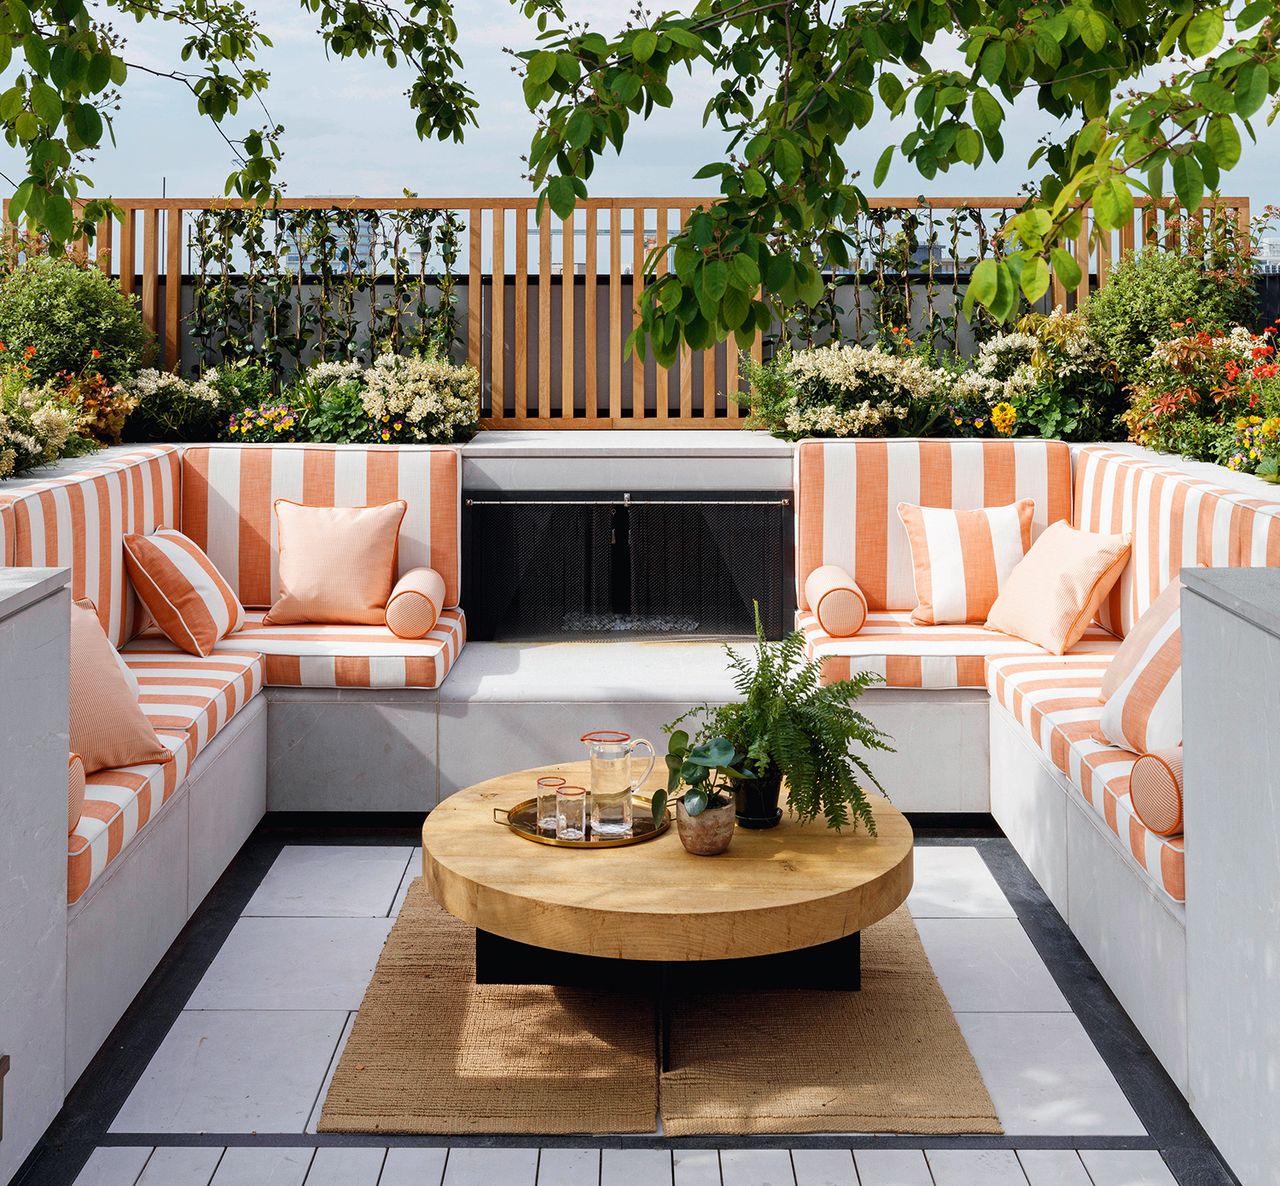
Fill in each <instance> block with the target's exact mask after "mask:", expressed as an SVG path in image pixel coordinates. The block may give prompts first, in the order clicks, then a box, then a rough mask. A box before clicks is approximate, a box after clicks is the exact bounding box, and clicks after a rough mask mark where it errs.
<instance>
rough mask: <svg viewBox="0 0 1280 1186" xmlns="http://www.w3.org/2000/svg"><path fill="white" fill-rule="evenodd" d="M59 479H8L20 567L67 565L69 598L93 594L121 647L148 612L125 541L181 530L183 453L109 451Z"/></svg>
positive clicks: (14, 558)
mask: <svg viewBox="0 0 1280 1186" xmlns="http://www.w3.org/2000/svg"><path fill="white" fill-rule="evenodd" d="M75 464H76V468H75V469H74V470H72V471H69V472H67V473H61V474H58V475H57V476H55V477H45V478H8V479H6V480H5V482H4V483H3V485H0V503H4V504H6V505H7V506H8V508H9V510H8V512H7V514H6V515H5V516H4V517H5V519H6V520H7V521H8V522H9V524H10V527H11V531H12V540H11V541H10V542H7V543H5V544H4V547H5V549H6V550H10V549H11V551H10V556H9V559H10V561H11V562H12V563H13V564H15V565H17V566H18V567H21V568H28V567H31V568H69V569H70V570H71V595H72V597H73V598H81V597H87V598H89V599H90V600H91V601H92V602H93V603H94V605H95V606H96V607H97V610H98V618H99V620H100V621H101V622H102V628H103V630H105V631H106V634H107V637H108V638H109V639H110V640H111V642H112V644H113V645H115V646H122V645H123V644H124V643H125V642H127V641H128V640H129V639H130V638H132V637H133V635H134V634H135V633H137V631H138V629H139V627H140V626H141V624H142V622H143V620H144V618H145V612H144V610H143V607H142V605H141V603H140V602H139V600H138V598H137V597H136V596H135V594H134V592H133V588H132V586H131V585H130V583H129V577H128V574H127V573H126V572H125V563H124V545H123V539H124V537H125V536H126V535H127V534H129V533H130V532H137V533H140V534H142V535H149V534H150V533H151V532H153V531H155V530H156V529H157V528H159V527H176V526H177V525H178V503H179V484H180V472H181V453H180V452H179V451H178V449H177V448H176V447H175V446H173V445H149V446H146V447H145V448H137V447H133V448H116V449H105V450H103V451H102V452H101V453H99V454H96V455H95V456H93V457H86V458H84V459H83V460H80V461H77V462H76V463H75Z"/></svg>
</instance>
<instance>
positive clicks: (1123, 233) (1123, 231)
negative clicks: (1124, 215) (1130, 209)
mask: <svg viewBox="0 0 1280 1186" xmlns="http://www.w3.org/2000/svg"><path fill="white" fill-rule="evenodd" d="M1142 216H1143V217H1144V218H1145V217H1146V212H1145V211H1144V212H1143V215H1142ZM1134 217H1137V215H1135V216H1134ZM1135 238H1136V235H1135V232H1134V229H1133V218H1130V219H1129V221H1128V222H1126V223H1125V224H1124V226H1122V227H1121V228H1120V254H1121V256H1123V255H1124V254H1125V252H1127V251H1132V250H1133V245H1134V239H1135Z"/></svg>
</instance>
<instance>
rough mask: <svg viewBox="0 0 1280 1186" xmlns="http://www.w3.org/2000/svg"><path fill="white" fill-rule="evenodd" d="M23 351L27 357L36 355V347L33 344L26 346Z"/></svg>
mask: <svg viewBox="0 0 1280 1186" xmlns="http://www.w3.org/2000/svg"><path fill="white" fill-rule="evenodd" d="M24 353H25V354H26V356H27V357H28V358H35V356H36V348H35V347H34V346H28V347H27V348H26V351H25V352H24Z"/></svg>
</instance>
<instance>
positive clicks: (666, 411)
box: [653, 206, 678, 420]
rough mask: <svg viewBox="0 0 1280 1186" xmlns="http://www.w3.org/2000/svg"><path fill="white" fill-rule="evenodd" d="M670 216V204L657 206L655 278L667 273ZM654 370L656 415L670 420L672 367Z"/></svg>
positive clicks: (661, 418)
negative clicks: (668, 222)
mask: <svg viewBox="0 0 1280 1186" xmlns="http://www.w3.org/2000/svg"><path fill="white" fill-rule="evenodd" d="M670 217H671V207H670V206H659V207H658V208H657V211H656V218H657V224H656V225H657V231H656V236H655V238H654V247H655V249H656V250H657V251H658V257H657V259H656V260H655V261H654V266H653V274H654V277H655V278H656V277H660V276H665V275H666V274H667V220H668V219H669V218H670ZM677 365H678V356H677ZM653 371H654V375H653V377H654V383H653V386H654V399H653V409H654V415H655V416H657V417H658V419H659V420H669V419H670V418H671V368H670V367H660V366H658V365H657V363H656V362H655V363H654V368H653Z"/></svg>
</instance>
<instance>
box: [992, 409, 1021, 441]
mask: <svg viewBox="0 0 1280 1186" xmlns="http://www.w3.org/2000/svg"><path fill="white" fill-rule="evenodd" d="M1017 423H1018V410H1017V408H1015V407H1014V406H1013V405H1012V404H1011V403H1004V402H1002V403H998V404H996V406H995V407H994V408H992V409H991V427H992V428H994V429H995V430H996V432H998V433H999V434H1000V435H1001V436H1002V437H1007V436H1012V435H1013V430H1014V428H1015V427H1016V426H1017Z"/></svg>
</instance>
